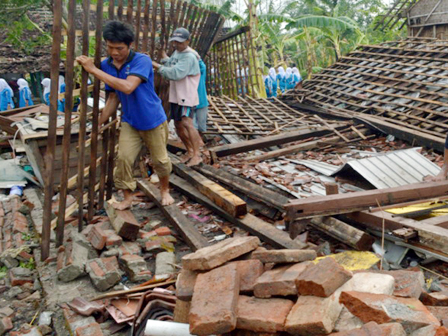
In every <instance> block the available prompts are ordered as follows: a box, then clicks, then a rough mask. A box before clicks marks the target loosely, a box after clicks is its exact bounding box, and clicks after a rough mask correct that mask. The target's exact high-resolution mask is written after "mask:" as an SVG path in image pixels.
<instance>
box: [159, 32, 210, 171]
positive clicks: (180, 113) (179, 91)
mask: <svg viewBox="0 0 448 336" xmlns="http://www.w3.org/2000/svg"><path fill="white" fill-rule="evenodd" d="M169 41H170V42H171V43H172V45H173V47H174V49H175V51H174V53H173V54H172V55H171V57H168V56H167V54H166V52H165V51H162V61H161V62H162V65H161V64H159V63H157V62H154V61H153V62H152V64H153V66H154V68H156V69H157V70H158V72H159V73H160V74H161V75H162V76H163V77H164V78H166V79H169V80H170V98H169V100H170V103H171V118H172V119H174V125H175V126H176V132H177V135H178V136H179V138H180V139H181V140H182V143H183V144H184V145H185V148H187V153H186V155H185V156H184V157H183V158H182V159H181V160H182V162H185V163H187V166H195V165H198V164H200V163H201V162H202V158H201V153H200V146H201V144H202V140H201V137H200V135H199V133H198V131H197V129H196V128H195V127H194V125H193V116H194V113H195V106H197V105H198V104H199V96H198V86H199V81H200V78H201V72H200V68H199V60H200V59H201V58H200V56H199V54H198V53H197V52H196V51H195V50H193V49H191V48H190V47H189V46H188V45H189V43H190V33H189V32H188V30H186V29H185V28H177V29H176V30H175V31H174V32H173V35H172V36H171V38H170V39H169Z"/></svg>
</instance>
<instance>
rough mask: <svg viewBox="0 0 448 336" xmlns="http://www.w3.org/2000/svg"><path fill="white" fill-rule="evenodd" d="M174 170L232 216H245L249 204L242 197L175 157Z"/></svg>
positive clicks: (173, 160)
mask: <svg viewBox="0 0 448 336" xmlns="http://www.w3.org/2000/svg"><path fill="white" fill-rule="evenodd" d="M171 162H172V164H173V170H174V171H175V172H176V174H177V175H179V176H181V177H182V178H184V179H186V180H187V181H188V182H190V183H191V184H193V185H194V186H195V187H196V188H197V189H198V190H199V191H200V192H201V193H202V194H203V195H205V196H207V197H208V198H209V199H211V200H212V201H213V202H214V203H215V204H216V205H218V206H219V207H221V208H223V209H224V210H225V211H226V212H228V213H230V214H231V215H232V216H235V217H238V216H244V215H245V214H246V213H247V205H246V202H244V201H243V200H242V199H241V198H239V197H238V196H236V195H235V194H233V193H231V192H230V191H229V190H227V189H225V188H223V187H222V186H220V185H219V184H217V183H215V182H213V181H212V180H210V179H208V178H206V177H205V176H203V175H201V174H199V173H198V172H196V171H194V170H193V169H192V168H190V167H187V166H186V165H185V164H183V163H181V162H180V161H178V160H177V159H175V158H172V159H171Z"/></svg>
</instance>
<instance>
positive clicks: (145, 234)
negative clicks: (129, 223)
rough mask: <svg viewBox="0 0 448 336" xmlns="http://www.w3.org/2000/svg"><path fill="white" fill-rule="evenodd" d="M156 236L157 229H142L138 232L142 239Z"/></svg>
mask: <svg viewBox="0 0 448 336" xmlns="http://www.w3.org/2000/svg"><path fill="white" fill-rule="evenodd" d="M155 236H157V233H156V232H155V231H150V232H148V231H144V230H140V231H139V232H138V238H140V239H149V238H151V237H155Z"/></svg>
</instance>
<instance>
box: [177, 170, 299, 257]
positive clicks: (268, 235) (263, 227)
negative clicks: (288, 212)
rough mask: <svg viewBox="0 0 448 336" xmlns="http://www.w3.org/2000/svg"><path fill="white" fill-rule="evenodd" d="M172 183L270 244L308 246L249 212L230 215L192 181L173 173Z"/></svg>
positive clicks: (288, 247) (197, 200)
mask: <svg viewBox="0 0 448 336" xmlns="http://www.w3.org/2000/svg"><path fill="white" fill-rule="evenodd" d="M170 183H171V185H172V186H174V187H175V188H176V189H178V190H179V191H180V192H182V193H183V194H185V195H186V196H187V197H189V198H190V199H192V200H194V201H196V202H198V203H200V204H202V205H205V206H206V207H207V208H209V209H210V210H212V211H213V212H214V213H216V214H217V215H219V216H221V217H222V218H224V219H225V220H227V221H229V222H231V223H233V224H235V225H236V226H238V227H240V228H242V229H244V230H246V231H248V232H250V233H251V234H253V235H254V236H257V237H259V238H260V239H261V240H262V241H264V242H266V243H268V244H270V245H271V246H273V247H275V248H286V249H302V248H305V247H306V244H303V243H300V242H298V241H295V240H292V239H291V238H290V237H289V235H288V233H287V232H285V231H281V230H279V229H277V228H276V227H275V226H273V225H272V224H269V223H267V222H265V221H263V220H261V219H259V218H257V217H255V216H253V215H251V214H247V215H246V216H244V218H236V217H234V216H232V215H230V214H229V213H227V212H225V211H224V210H223V209H221V208H220V207H219V206H217V205H216V204H215V203H213V202H212V201H211V200H209V199H208V198H207V197H205V196H204V195H202V194H201V193H200V192H199V191H197V190H196V188H195V187H193V186H192V185H191V184H190V183H188V182H187V181H185V180H184V179H182V178H180V177H178V176H175V175H171V176H170Z"/></svg>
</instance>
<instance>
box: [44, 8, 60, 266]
mask: <svg viewBox="0 0 448 336" xmlns="http://www.w3.org/2000/svg"><path fill="white" fill-rule="evenodd" d="M61 29H62V1H55V2H54V3H53V34H52V37H53V45H52V48H51V67H50V68H51V76H50V77H51V80H52V83H53V84H54V85H52V86H51V89H50V115H49V122H48V147H47V154H46V157H45V187H44V191H45V197H44V214H43V220H42V240H41V249H42V253H41V260H42V261H44V260H46V259H47V258H48V257H49V256H50V231H51V216H52V214H51V205H52V198H53V196H54V194H53V193H54V189H53V181H54V172H53V163H54V152H55V147H56V127H57V125H56V119H57V114H58V112H57V111H58V85H57V84H58V82H59V64H60V60H61V41H62V36H61Z"/></svg>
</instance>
